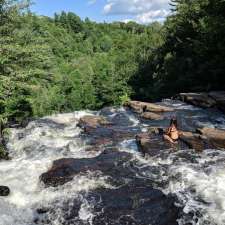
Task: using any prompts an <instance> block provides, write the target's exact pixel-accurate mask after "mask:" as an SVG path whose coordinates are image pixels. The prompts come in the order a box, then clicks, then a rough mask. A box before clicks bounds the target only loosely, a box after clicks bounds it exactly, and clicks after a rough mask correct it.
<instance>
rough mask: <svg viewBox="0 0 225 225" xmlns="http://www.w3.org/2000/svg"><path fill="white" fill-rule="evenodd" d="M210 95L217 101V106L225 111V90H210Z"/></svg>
mask: <svg viewBox="0 0 225 225" xmlns="http://www.w3.org/2000/svg"><path fill="white" fill-rule="evenodd" d="M209 96H210V97H211V98H213V99H214V100H215V101H216V105H217V108H218V109H220V110H221V111H223V112H224V113H225V91H214V92H210V93H209Z"/></svg>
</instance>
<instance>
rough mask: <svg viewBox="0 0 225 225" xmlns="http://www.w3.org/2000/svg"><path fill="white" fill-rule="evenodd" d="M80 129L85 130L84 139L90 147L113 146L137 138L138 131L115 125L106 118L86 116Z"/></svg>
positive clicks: (81, 120)
mask: <svg viewBox="0 0 225 225" xmlns="http://www.w3.org/2000/svg"><path fill="white" fill-rule="evenodd" d="M78 126H79V127H81V128H82V129H83V138H84V139H86V141H87V143H88V144H89V145H93V146H99V145H104V146H107V145H112V144H113V143H118V142H120V141H122V140H125V139H127V138H132V137H134V136H135V134H136V131H134V130H132V129H129V127H125V128H126V129H124V127H122V126H119V125H116V124H113V123H111V122H109V121H107V120H106V119H104V117H98V116H85V117H83V118H81V119H80V121H79V124H78Z"/></svg>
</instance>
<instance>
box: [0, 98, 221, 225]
mask: <svg viewBox="0 0 225 225" xmlns="http://www.w3.org/2000/svg"><path fill="white" fill-rule="evenodd" d="M160 104H163V105H166V106H170V107H173V108H176V112H175V113H174V112H172V113H166V114H165V116H166V118H167V119H164V120H160V121H147V120H143V119H140V118H139V117H138V116H137V115H136V114H135V113H132V112H131V111H129V110H128V109H125V108H105V109H103V110H100V111H98V112H93V111H79V112H74V113H68V114H58V115H52V116H48V117H44V118H41V119H38V120H35V121H31V122H30V123H29V124H28V125H27V126H26V127H25V128H17V129H11V130H10V137H9V140H8V144H7V147H8V149H9V152H10V156H11V158H12V159H11V160H10V161H1V162H0V185H5V186H8V187H9V188H10V190H11V193H10V195H9V196H8V197H0V225H36V224H39V225H40V224H52V225H64V224H66V225H67V224H68V225H69V224H85V225H89V224H90V225H91V224H93V225H94V224H103V225H104V224H113V223H112V222H111V223H109V222H108V221H107V220H106V219H104V216H103V217H102V218H101V220H99V221H101V222H98V223H97V222H95V218H96V216H98V215H99V213H102V212H103V211H104V212H107V209H104V204H102V203H101V202H103V201H105V202H107V199H110V198H113V199H114V200H112V201H117V199H116V198H117V196H119V195H118V194H115V195H113V194H114V192H115V191H116V189H117V188H123V186H124V184H125V183H128V182H129V181H130V180H131V179H133V180H132V182H138V183H141V182H142V180H147V181H148V182H150V183H151V185H152V187H153V188H154V189H155V190H159V191H160V192H162V193H163V194H164V195H165V196H172V197H173V199H174V203H173V204H174V205H175V206H176V207H178V208H179V213H178V214H177V215H178V217H177V218H176V220H177V224H179V225H188V224H193V225H223V224H225V152H224V151H219V150H217V149H207V150H205V151H204V152H203V153H197V152H195V151H194V150H191V149H187V150H178V151H176V152H171V150H170V149H168V150H165V151H164V152H163V153H162V152H161V153H160V154H158V155H156V156H154V157H147V158H145V157H143V156H142V155H141V154H140V153H139V151H138V148H137V145H136V142H135V139H134V137H127V138H124V139H121V140H119V141H118V142H117V143H112V144H111V146H110V148H111V149H115V148H116V149H117V151H118V152H125V153H129V154H130V155H131V156H132V157H131V158H129V160H128V161H127V162H125V163H124V164H123V165H124V171H122V170H121V174H122V173H125V172H127V173H128V175H126V176H125V175H123V177H122V175H121V174H120V171H119V172H118V171H117V172H116V173H115V175H114V178H113V179H114V181H111V179H110V176H111V175H110V174H109V173H105V172H104V171H101V165H100V169H98V170H95V171H94V170H88V171H86V172H85V173H80V174H77V175H75V176H74V177H73V179H71V180H70V181H69V182H66V183H65V184H63V185H59V186H55V187H54V186H47V187H46V186H45V185H44V184H43V182H41V180H40V176H41V175H42V174H43V173H45V172H46V171H48V170H49V169H50V168H51V166H52V164H53V161H55V160H58V159H61V158H65V159H66V158H72V159H75V160H78V161H76V162H79V159H82V160H87V161H88V160H89V161H90V160H91V159H93V160H95V159H96V157H98V156H100V155H101V153H102V151H103V150H104V149H102V150H99V151H88V150H87V149H88V148H89V147H90V143H89V142H88V140H87V139H85V138H83V137H82V134H81V133H82V130H81V128H79V127H78V126H77V123H78V121H79V119H80V118H81V117H83V116H85V115H103V116H105V117H106V118H107V119H109V120H111V121H117V122H118V123H119V124H120V127H121V129H124V130H129V131H132V132H134V134H136V133H140V132H144V131H146V129H147V127H148V126H160V127H167V126H168V121H169V118H170V117H171V116H173V115H174V114H176V116H177V117H178V120H179V124H180V126H181V127H182V130H188V131H193V130H194V129H196V128H197V127H202V126H206V127H218V128H221V129H225V116H224V115H223V114H222V113H220V112H219V111H215V110H203V109H200V108H197V107H193V106H191V105H187V104H185V103H182V102H179V101H172V100H164V101H163V102H162V103H160ZM110 148H109V149H110ZM109 149H108V151H109ZM113 151H115V150H113ZM93 162H94V161H93ZM114 164H115V167H117V162H116V161H115V162H114ZM128 164H129V165H128ZM131 165H132V166H131ZM125 170H126V171H125ZM129 173H132V174H135V178H129ZM120 179H122V180H123V181H121V182H120ZM129 179H130V180H129ZM136 179H137V181H136ZM95 190H98V191H97V192H95ZM129 190H130V189H129ZM90 193H92V194H93V193H94V194H93V196H98V197H93V196H92V197H90ZM120 193H123V190H121V192H120ZM156 194H158V192H157V193H156ZM104 199H106V200H104ZM110 201H111V200H110ZM118 201H119V200H118ZM97 204H98V210H96V205H97ZM107 204H111V203H110V202H107ZM124 204H128V203H124ZM125 207H126V206H125ZM157 207H158V208H157ZM75 209H76V210H75ZM152 210H153V209H152ZM154 210H156V211H157V210H158V211H159V210H162V209H161V206H157V205H156V208H154ZM75 211H76V212H75ZM140 214H141V212H139V211H137V212H136V211H135V215H137V217H139V216H140V217H142V218H143V217H144V216H146V217H147V216H148V215H144V216H143V215H140ZM126 216H127V215H126ZM72 217H73V218H72ZM121 221H123V220H120V222H115V224H120V225H124V224H127V225H129V224H130V225H132V224H137V223H135V222H134V220H130V221H131V222H126V223H123V222H121ZM140 221H141V220H140ZM141 224H144V225H147V224H149V225H151V224H157V223H156V222H154V221H152V222H151V221H149V219H146V222H143V220H142V223H141ZM141 224H138V225H141ZM159 224H167V223H159ZM168 224H172V223H168Z"/></svg>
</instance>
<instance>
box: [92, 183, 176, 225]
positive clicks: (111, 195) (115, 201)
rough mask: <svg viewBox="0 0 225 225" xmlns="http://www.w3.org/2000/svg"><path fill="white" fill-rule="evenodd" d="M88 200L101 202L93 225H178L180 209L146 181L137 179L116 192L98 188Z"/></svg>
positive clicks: (96, 207)
mask: <svg viewBox="0 0 225 225" xmlns="http://www.w3.org/2000/svg"><path fill="white" fill-rule="evenodd" d="M88 198H89V199H90V200H92V201H93V199H95V202H98V203H97V204H96V205H95V207H94V211H95V215H96V216H95V217H94V219H93V224H94V225H102V224H108V225H128V224H132V225H149V224H151V225H176V224H178V223H177V221H176V220H177V218H178V214H179V209H178V208H177V207H176V206H175V205H174V199H173V198H172V197H171V196H166V195H164V194H163V193H162V192H161V191H160V190H156V189H154V188H153V187H152V185H151V183H150V182H149V181H147V180H144V179H142V180H141V179H135V180H133V181H132V182H130V183H128V184H126V185H124V186H122V187H120V188H117V189H105V188H101V189H97V190H96V191H95V192H94V194H90V196H88ZM99 198H100V199H101V201H99Z"/></svg>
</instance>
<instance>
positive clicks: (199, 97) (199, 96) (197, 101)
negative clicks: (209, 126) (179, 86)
mask: <svg viewBox="0 0 225 225" xmlns="http://www.w3.org/2000/svg"><path fill="white" fill-rule="evenodd" d="M177 98H178V99H179V100H182V101H183V102H187V103H190V104H192V105H195V106H198V107H202V108H210V107H214V106H216V101H215V100H214V99H213V98H211V97H210V96H209V95H208V94H207V93H204V92H203V93H180V94H179V95H178V96H177Z"/></svg>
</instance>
